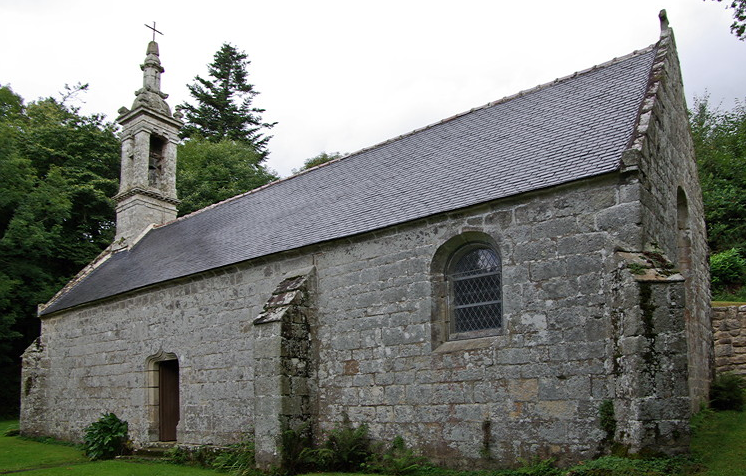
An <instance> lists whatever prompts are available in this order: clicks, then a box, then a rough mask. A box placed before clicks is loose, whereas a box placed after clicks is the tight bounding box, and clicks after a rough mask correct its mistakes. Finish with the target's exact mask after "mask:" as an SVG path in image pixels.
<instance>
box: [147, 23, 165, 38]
mask: <svg viewBox="0 0 746 476" xmlns="http://www.w3.org/2000/svg"><path fill="white" fill-rule="evenodd" d="M145 28H150V29H151V30H153V41H155V34H156V33H158V34H159V35H162V34H163V33H161V32H160V31H158V30H156V29H155V22H153V26H150V25H147V24H146V25H145Z"/></svg>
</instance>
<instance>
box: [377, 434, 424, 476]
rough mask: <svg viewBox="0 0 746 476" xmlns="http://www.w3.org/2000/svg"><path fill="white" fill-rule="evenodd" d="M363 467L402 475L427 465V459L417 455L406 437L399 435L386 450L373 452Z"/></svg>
mask: <svg viewBox="0 0 746 476" xmlns="http://www.w3.org/2000/svg"><path fill="white" fill-rule="evenodd" d="M363 467H364V469H366V470H369V471H373V472H374V473H384V474H394V475H401V474H409V473H413V472H415V471H417V470H419V469H421V468H423V467H427V459H426V458H424V457H422V456H419V455H416V454H415V453H414V451H413V450H412V449H411V448H408V447H407V444H406V443H405V442H404V438H402V437H401V436H397V437H396V438H394V441H392V442H391V445H390V446H389V447H388V448H386V450H385V451H381V452H373V453H372V454H371V455H370V456H369V457H368V459H367V461H366V463H365V464H364V465H363Z"/></svg>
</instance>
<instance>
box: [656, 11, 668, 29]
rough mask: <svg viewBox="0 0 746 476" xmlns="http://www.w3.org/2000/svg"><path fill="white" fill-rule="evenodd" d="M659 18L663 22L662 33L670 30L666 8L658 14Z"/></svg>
mask: <svg viewBox="0 0 746 476" xmlns="http://www.w3.org/2000/svg"><path fill="white" fill-rule="evenodd" d="M658 18H659V19H660V21H661V32H664V31H666V30H668V14H667V13H666V9H665V8H664V9H663V10H661V11H660V13H658Z"/></svg>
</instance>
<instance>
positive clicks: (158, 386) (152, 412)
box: [147, 352, 180, 441]
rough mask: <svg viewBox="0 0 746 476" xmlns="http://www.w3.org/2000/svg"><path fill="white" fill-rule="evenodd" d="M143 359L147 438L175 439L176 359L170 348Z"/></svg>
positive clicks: (177, 391) (177, 390) (177, 405)
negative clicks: (145, 374)
mask: <svg viewBox="0 0 746 476" xmlns="http://www.w3.org/2000/svg"><path fill="white" fill-rule="evenodd" d="M147 360H148V406H149V408H148V414H149V419H150V431H149V433H150V440H151V441H176V428H177V426H178V424H179V419H180V408H179V360H178V359H177V357H176V354H173V353H170V352H168V353H167V352H159V353H158V354H156V355H153V356H151V357H149V358H148V359H147Z"/></svg>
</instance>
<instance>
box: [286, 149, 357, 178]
mask: <svg viewBox="0 0 746 476" xmlns="http://www.w3.org/2000/svg"><path fill="white" fill-rule="evenodd" d="M344 155H346V154H340V153H339V152H330V153H326V152H321V153H320V154H319V155H316V156H314V157H310V158H308V159H306V160H305V162H303V165H302V166H301V168H299V169H293V174H297V173H300V172H303V171H304V170H308V169H310V168H313V167H316V166H317V165H321V164H325V163H327V162H331V161H332V160H335V159H339V158H340V157H342V156H344Z"/></svg>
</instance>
